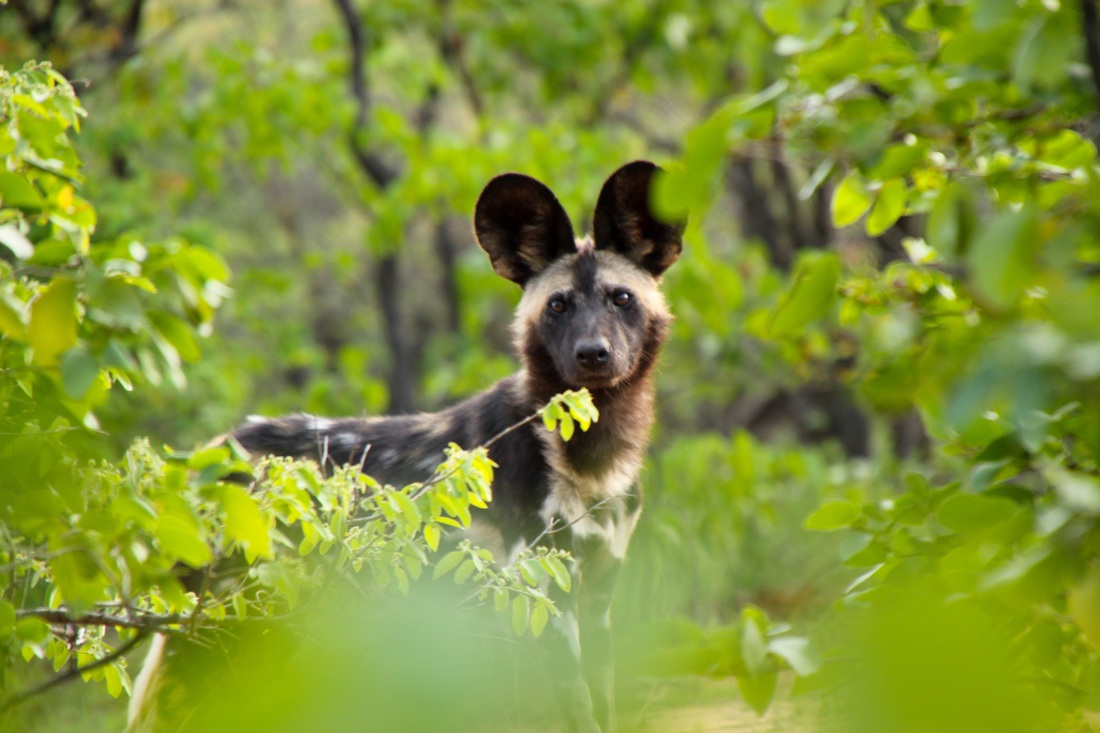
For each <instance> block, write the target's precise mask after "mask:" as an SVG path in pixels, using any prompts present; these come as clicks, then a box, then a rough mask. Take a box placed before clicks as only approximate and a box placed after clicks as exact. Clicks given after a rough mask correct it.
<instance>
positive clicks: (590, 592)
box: [578, 552, 622, 733]
mask: <svg viewBox="0 0 1100 733" xmlns="http://www.w3.org/2000/svg"><path fill="white" fill-rule="evenodd" d="M599 554H600V555H601V556H600V557H597V558H586V560H587V561H586V562H585V564H584V565H583V567H582V570H581V579H580V580H581V587H580V589H579V591H580V597H579V599H578V608H579V611H580V613H579V616H578V620H579V622H580V639H581V650H582V654H581V659H582V665H583V670H584V677H585V680H587V682H588V690H589V694H590V695H591V697H592V709H593V714H594V716H595V718H596V722H597V723H598V724H599V726H600V730H601V731H603V733H611V730H612V727H613V723H614V717H615V670H614V664H613V661H612V648H611V596H612V594H613V593H614V590H615V581H616V579H617V578H618V576H619V568H620V566H621V565H622V562H621V561H619V560H617V559H614V558H610V557H607V556H606V555H604V553H602V552H601V553H599Z"/></svg>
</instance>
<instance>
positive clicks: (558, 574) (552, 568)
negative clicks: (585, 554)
mask: <svg viewBox="0 0 1100 733" xmlns="http://www.w3.org/2000/svg"><path fill="white" fill-rule="evenodd" d="M543 567H545V568H546V570H547V572H549V573H550V577H551V578H553V579H554V582H555V583H557V585H558V587H559V588H561V589H562V590H563V591H565V592H566V593H568V592H569V590H570V589H571V588H572V587H573V575H572V573H570V572H569V569H568V568H566V567H565V563H563V562H562V561H561V560H560V559H558V558H556V557H548V558H546V560H545V562H544V563H543Z"/></svg>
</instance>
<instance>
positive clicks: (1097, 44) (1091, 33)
mask: <svg viewBox="0 0 1100 733" xmlns="http://www.w3.org/2000/svg"><path fill="white" fill-rule="evenodd" d="M1081 32H1082V33H1083V34H1084V36H1085V58H1086V59H1088V63H1089V68H1090V69H1091V70H1092V83H1093V86H1095V87H1096V96H1097V99H1098V100H1100V20H1098V18H1097V9H1096V0H1081Z"/></svg>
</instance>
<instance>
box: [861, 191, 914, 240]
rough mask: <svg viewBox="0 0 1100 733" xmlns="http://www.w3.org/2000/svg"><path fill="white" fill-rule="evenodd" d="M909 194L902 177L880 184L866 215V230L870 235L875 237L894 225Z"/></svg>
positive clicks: (903, 210) (903, 208)
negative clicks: (871, 206) (868, 213)
mask: <svg viewBox="0 0 1100 733" xmlns="http://www.w3.org/2000/svg"><path fill="white" fill-rule="evenodd" d="M908 196H909V188H908V187H907V186H906V185H905V179H903V178H891V179H890V180H888V181H886V182H885V183H883V184H882V188H881V189H879V192H878V196H877V197H876V198H875V205H874V207H873V208H872V209H871V214H870V216H868V217H867V222H866V230H867V233H868V234H869V235H871V236H872V237H877V236H878V235H879V234H882V233H883V232H885V231H886V230H887V229H889V228H890V227H892V226H893V225H894V222H896V221H897V220H898V219H899V218H900V217H901V215H902V214H904V213H905V202H906V199H907V198H908Z"/></svg>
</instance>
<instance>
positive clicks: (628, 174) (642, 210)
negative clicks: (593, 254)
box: [592, 160, 684, 277]
mask: <svg viewBox="0 0 1100 733" xmlns="http://www.w3.org/2000/svg"><path fill="white" fill-rule="evenodd" d="M659 170H661V169H660V168H658V167H657V166H655V165H654V164H653V163H650V162H649V161H647V160H636V161H634V162H633V163H627V164H626V165H624V166H623V167H622V168H620V169H619V170H617V171H615V172H614V173H612V174H611V177H610V178H608V179H607V183H605V184H603V189H601V190H600V197H599V199H597V200H596V213H595V214H594V215H593V217H592V237H593V239H594V240H595V242H596V249H608V250H611V251H612V252H618V253H619V254H621V255H623V256H624V257H626V258H628V259H630V260H631V261H633V262H634V263H636V264H637V265H638V266H639V267H642V268H644V269H645V270H647V271H649V273H650V274H651V275H653V276H654V277H658V276H660V274H661V273H662V272H664V271H665V270H667V269H668V268H669V267H670V266H671V265H672V263H673V262H675V261H676V260H677V258H679V256H680V252H681V251H682V250H683V248H684V245H683V241H682V238H681V235H682V234H683V228H684V227H683V223H666V222H663V221H661V220H660V219H658V218H657V217H656V216H655V215H654V214H653V211H652V210H651V209H650V208H649V194H650V187H651V186H652V184H653V174H654V173H656V172H657V171H659Z"/></svg>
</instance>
